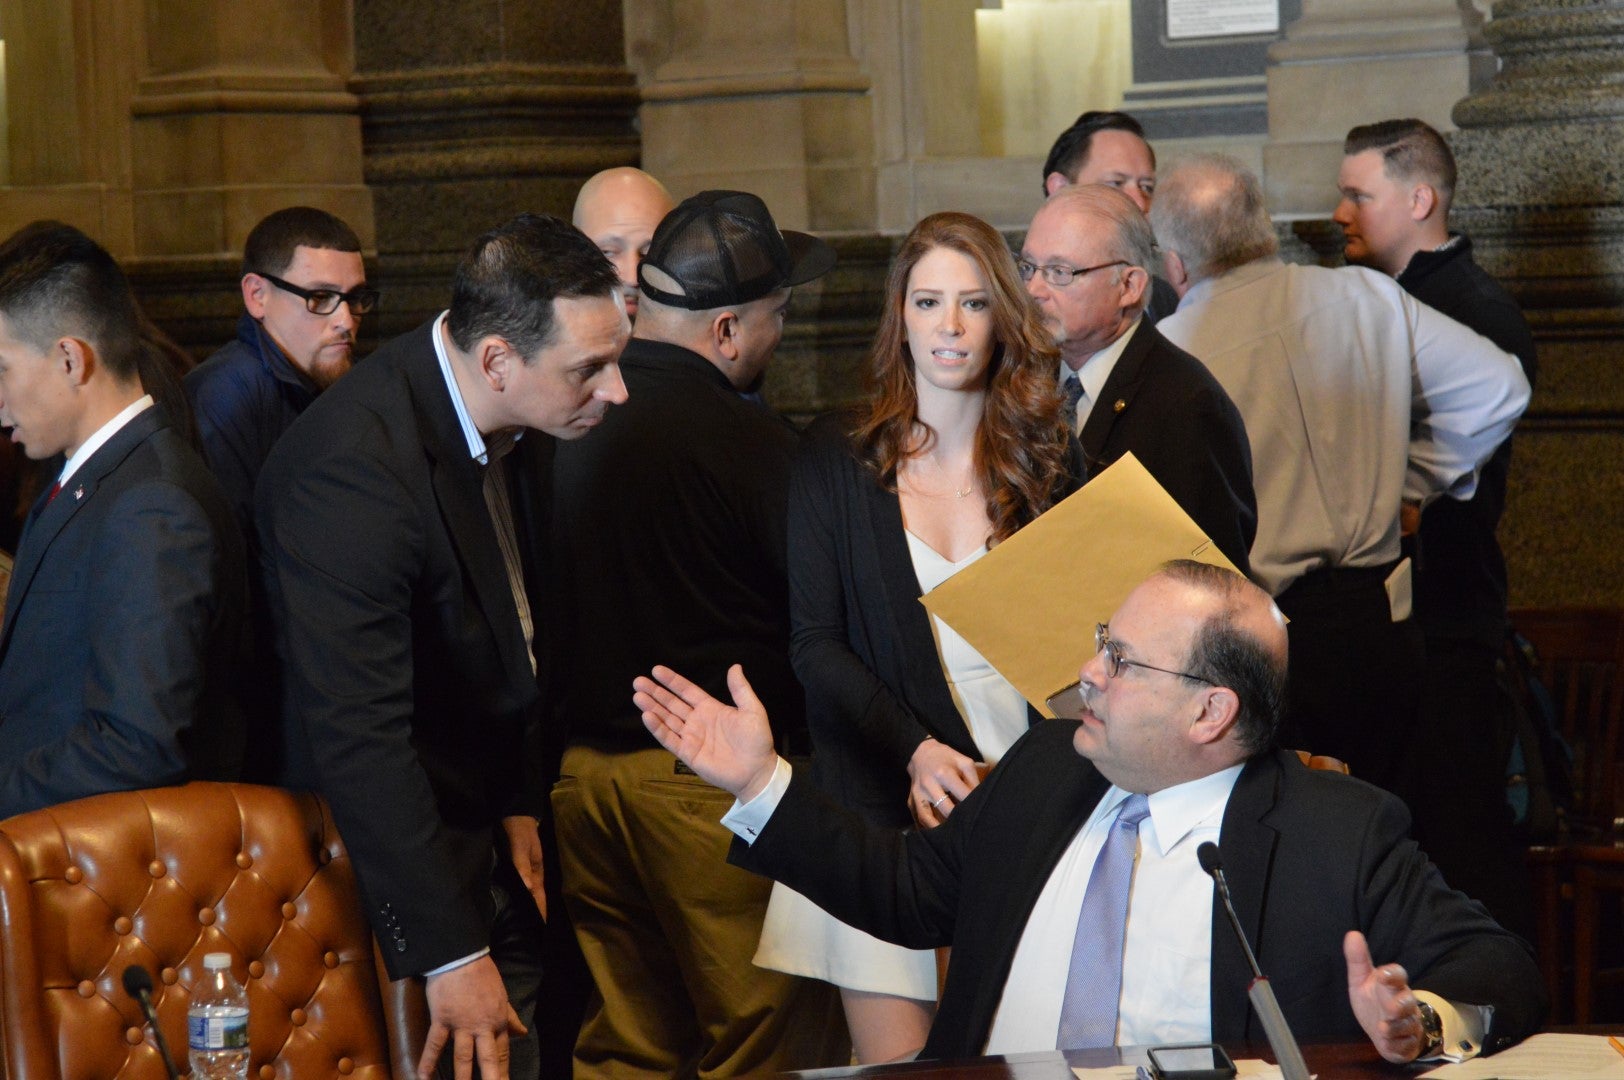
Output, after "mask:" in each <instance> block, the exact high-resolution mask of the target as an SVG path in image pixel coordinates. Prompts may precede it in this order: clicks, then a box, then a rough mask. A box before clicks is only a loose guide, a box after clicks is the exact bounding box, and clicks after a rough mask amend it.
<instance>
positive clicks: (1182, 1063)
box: [1150, 1043, 1235, 1080]
mask: <svg viewBox="0 0 1624 1080" xmlns="http://www.w3.org/2000/svg"><path fill="white" fill-rule="evenodd" d="M1150 1069H1151V1074H1152V1075H1153V1076H1155V1077H1156V1080H1230V1078H1231V1077H1233V1076H1234V1075H1235V1063H1234V1062H1233V1061H1231V1060H1229V1055H1228V1054H1227V1053H1225V1052H1224V1048H1223V1047H1221V1046H1219V1045H1218V1044H1217V1043H1183V1044H1180V1045H1178V1046H1153V1047H1151V1048H1150Z"/></svg>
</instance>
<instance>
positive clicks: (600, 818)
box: [552, 746, 849, 1080]
mask: <svg viewBox="0 0 1624 1080" xmlns="http://www.w3.org/2000/svg"><path fill="white" fill-rule="evenodd" d="M552 801H553V815H554V819H555V825H556V829H557V837H558V841H557V842H558V846H559V856H560V862H561V863H562V866H563V876H564V880H563V893H564V902H565V905H566V906H567V908H568V909H569V914H570V918H571V920H572V921H573V922H574V924H575V932H576V936H577V938H578V939H579V941H580V943H581V951H582V953H583V954H585V956H586V962H587V967H588V968H589V969H590V970H591V972H592V976H593V979H594V981H595V982H596V984H597V991H598V992H597V994H596V995H594V999H593V1001H592V1002H590V1003H589V1004H588V1006H587V1014H586V1021H585V1023H584V1024H583V1025H582V1027H581V1037H580V1039H579V1041H578V1042H577V1043H576V1046H575V1076H576V1077H577V1078H583V1077H594V1078H595V1077H604V1078H616V1080H619V1078H622V1077H644V1076H647V1077H706V1078H710V1077H717V1078H720V1077H737V1076H769V1075H772V1074H773V1073H775V1072H778V1071H780V1070H784V1069H801V1068H814V1067H817V1066H823V1065H843V1064H845V1063H846V1061H847V1060H848V1054H849V1043H848V1042H847V1041H846V1035H845V1029H844V1025H843V1024H842V1023H841V1021H840V1003H839V999H838V996H837V995H836V993H835V991H834V989H833V988H832V987H830V986H828V985H826V984H824V983H819V982H815V981H812V980H807V979H800V978H796V977H794V976H789V975H784V974H781V973H779V972H774V971H765V970H763V969H761V968H757V967H755V966H754V965H753V964H752V963H751V962H750V958H751V956H753V955H754V954H755V951H756V942H757V939H758V938H759V937H760V936H761V920H762V914H763V912H764V911H765V910H766V906H767V896H768V893H769V891H770V889H771V885H772V883H771V882H769V881H768V880H767V879H766V878H761V877H757V876H755V875H754V874H749V873H746V872H745V871H743V870H740V869H738V868H737V867H733V866H729V865H728V864H727V849H728V844H729V842H730V841H731V839H732V834H731V833H729V832H728V831H727V830H726V829H725V828H723V827H722V825H721V824H720V821H721V818H722V815H723V814H725V813H726V812H727V809H728V807H729V806H731V805H732V803H733V798H732V796H730V795H728V794H727V793H726V792H724V791H720V790H718V789H716V788H713V787H711V786H710V785H709V784H706V783H705V782H704V781H702V780H700V779H699V778H698V777H695V776H693V775H691V774H681V773H678V772H677V771H676V759H675V758H674V757H672V755H671V754H669V753H667V752H665V751H664V750H661V749H659V748H657V747H656V748H652V749H648V750H635V751H628V752H621V753H609V752H604V751H601V750H596V749H592V748H590V747H584V746H575V747H571V748H570V749H569V750H567V751H566V752H565V754H564V761H563V769H562V775H561V777H560V779H559V781H558V784H557V786H555V787H554V788H553V795H552Z"/></svg>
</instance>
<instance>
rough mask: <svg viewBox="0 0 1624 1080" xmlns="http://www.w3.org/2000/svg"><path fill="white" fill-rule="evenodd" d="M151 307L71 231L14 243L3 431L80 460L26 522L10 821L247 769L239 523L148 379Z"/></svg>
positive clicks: (0, 703)
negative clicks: (144, 323) (141, 324)
mask: <svg viewBox="0 0 1624 1080" xmlns="http://www.w3.org/2000/svg"><path fill="white" fill-rule="evenodd" d="M141 348H142V346H141V342H140V339H139V337H138V331H137V323H136V315H135V306H134V301H133V299H132V298H131V295H130V290H129V285H128V283H127V282H126V281H125V279H124V275H123V273H122V272H121V271H120V270H119V268H118V266H117V264H115V263H114V261H113V259H112V257H111V256H110V255H108V254H107V252H105V251H104V250H102V249H101V248H100V247H99V246H97V245H96V243H95V242H94V241H92V240H91V239H90V238H89V237H87V236H85V235H84V234H83V233H81V232H79V231H78V230H77V229H73V228H71V227H69V226H66V225H59V224H55V223H49V222H44V223H38V224H35V225H31V226H29V227H27V228H25V229H23V230H22V231H21V232H19V233H17V234H16V235H14V236H13V237H11V239H9V240H7V241H6V242H5V244H4V245H3V246H0V424H4V425H5V426H7V427H9V428H11V429H12V431H11V434H12V438H14V439H15V440H16V441H17V442H19V443H21V444H22V446H23V449H24V451H25V452H26V453H27V454H28V456H29V457H30V458H33V459H35V460H41V459H46V458H52V457H55V456H57V455H58V454H60V455H63V456H64V457H65V458H66V461H65V463H64V464H63V467H62V469H61V471H60V472H59V473H58V475H57V479H56V483H55V484H53V485H52V486H51V487H50V488H49V489H48V490H47V491H46V492H45V493H44V494H43V495H41V496H40V499H39V501H38V502H37V503H36V504H35V505H34V508H33V510H32V511H31V512H30V514H29V516H28V522H27V524H26V525H25V527H24V531H23V535H22V540H21V543H20V545H19V548H18V552H17V560H16V564H15V568H14V571H13V574H12V579H11V587H10V592H9V594H8V595H7V597H6V610H5V621H4V624H3V628H0V818H4V817H10V816H11V815H13V814H19V813H23V812H24V811H28V810H35V809H38V808H40V807H42V806H49V805H52V804H54V803H59V802H65V801H67V800H69V799H76V798H80V797H82V796H86V795H95V794H98V793H100V792H105V791H121V790H127V789H131V788H141V787H153V786H158V785H162V784H173V783H180V782H182V781H184V780H187V779H189V778H216V779H219V778H231V777H234V776H235V774H236V770H237V768H238V766H239V764H240V756H241V752H242V744H241V739H242V729H241V724H240V717H239V715H238V714H237V713H236V712H235V710H234V708H233V707H232V703H231V701H232V699H231V697H230V695H229V693H228V692H227V687H228V685H229V682H230V675H231V673H232V671H233V666H232V664H233V661H234V660H235V658H236V651H237V647H238V645H239V639H238V633H239V631H240V628H241V620H242V615H243V605H244V602H245V598H246V586H245V584H244V566H243V548H242V536H241V534H240V533H239V532H238V531H237V527H236V524H235V523H234V522H233V521H232V518H231V511H230V509H229V507H228V506H227V505H226V501H225V497H224V496H223V495H222V494H221V492H220V489H219V487H218V485H217V484H216V483H215V482H214V479H213V478H212V477H211V476H209V474H208V471H207V470H206V469H205V468H204V467H203V463H202V461H200V460H199V459H198V457H197V455H196V454H194V453H193V452H192V451H191V450H190V449H189V448H188V447H187V446H186V444H185V442H184V441H183V440H182V439H181V438H180V437H179V436H178V435H176V434H175V433H174V432H173V431H171V430H170V429H169V428H168V427H167V426H166V425H165V423H164V421H163V418H162V415H161V410H160V409H157V408H154V407H153V400H152V397H151V396H150V395H148V394H147V393H146V391H145V390H144V389H143V387H142V385H141V378H140V375H139V368H138V365H139V362H140V350H141Z"/></svg>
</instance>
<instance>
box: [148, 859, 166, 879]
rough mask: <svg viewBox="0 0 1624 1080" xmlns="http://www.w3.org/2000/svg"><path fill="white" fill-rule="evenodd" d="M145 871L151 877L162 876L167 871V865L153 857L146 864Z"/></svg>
mask: <svg viewBox="0 0 1624 1080" xmlns="http://www.w3.org/2000/svg"><path fill="white" fill-rule="evenodd" d="M147 873H149V874H151V875H152V876H153V877H163V876H164V875H165V874H167V873H169V867H167V866H165V865H164V864H163V863H161V862H159V861H158V860H157V859H153V860H152V862H151V863H149V864H148V865H147Z"/></svg>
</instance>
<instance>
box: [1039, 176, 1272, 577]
mask: <svg viewBox="0 0 1624 1080" xmlns="http://www.w3.org/2000/svg"><path fill="white" fill-rule="evenodd" d="M1018 258H1019V263H1018V265H1019V268H1020V272H1021V278H1022V280H1024V281H1025V282H1026V291H1027V292H1028V293H1030V294H1031V295H1032V299H1034V300H1035V301H1037V305H1038V311H1039V313H1040V314H1041V315H1042V317H1043V322H1044V325H1045V326H1047V327H1048V328H1049V332H1050V333H1051V334H1053V335H1054V338H1055V343H1056V344H1057V345H1059V346H1060V365H1059V370H1058V371H1057V373H1056V375H1057V378H1058V380H1059V383H1058V386H1059V391H1060V394H1061V397H1062V399H1063V400H1064V402H1065V405H1066V414H1067V417H1068V418H1069V419H1070V420H1071V423H1072V430H1073V431H1075V432H1076V433H1077V438H1078V441H1080V442H1081V443H1082V446H1083V453H1084V455H1085V456H1086V458H1087V461H1088V469H1089V473H1090V475H1092V474H1094V473H1097V472H1098V471H1099V470H1101V469H1103V468H1105V467H1106V466H1107V465H1110V464H1111V463H1112V462H1114V461H1116V460H1117V459H1118V458H1120V457H1121V456H1122V455H1123V454H1126V453H1128V452H1129V451H1132V452H1133V455H1134V456H1135V457H1137V458H1138V459H1139V461H1140V463H1141V464H1142V465H1144V466H1145V468H1146V469H1148V470H1150V474H1151V475H1152V476H1154V477H1155V478H1156V482H1157V483H1159V484H1161V485H1162V487H1164V488H1166V489H1167V493H1168V494H1169V495H1171V496H1173V501H1174V502H1176V503H1178V504H1179V506H1180V507H1182V508H1183V510H1184V512H1185V513H1187V514H1189V515H1190V517H1191V518H1193V519H1194V520H1195V523H1196V524H1197V525H1199V526H1201V530H1202V531H1203V532H1205V533H1206V534H1207V536H1209V537H1210V538H1211V539H1212V541H1213V543H1215V544H1217V545H1218V548H1219V550H1221V551H1222V552H1223V553H1224V554H1225V555H1227V556H1228V557H1229V561H1230V562H1232V563H1234V564H1235V565H1236V566H1238V567H1240V568H1241V569H1242V570H1243V571H1246V570H1248V569H1249V567H1250V563H1249V562H1248V556H1247V553H1248V551H1249V550H1250V549H1251V546H1252V538H1253V536H1255V535H1256V534H1257V497H1256V495H1255V494H1254V492H1253V490H1252V450H1251V445H1250V444H1249V443H1248V442H1247V439H1246V427H1245V425H1244V424H1243V423H1242V421H1241V414H1240V412H1239V411H1237V410H1236V408H1235V404H1234V402H1232V401H1231V400H1230V399H1229V395H1228V394H1227V393H1225V392H1224V388H1223V387H1222V386H1220V385H1218V381H1217V380H1216V379H1214V378H1213V377H1212V374H1211V373H1210V372H1208V371H1207V369H1206V368H1205V367H1203V366H1202V364H1201V362H1200V361H1199V360H1197V359H1196V358H1195V357H1193V356H1191V355H1190V354H1189V353H1187V352H1185V351H1184V350H1182V349H1180V348H1178V347H1177V346H1175V345H1173V344H1172V343H1171V342H1169V341H1168V340H1167V339H1166V338H1164V337H1162V335H1161V334H1160V333H1159V332H1158V331H1157V330H1156V328H1155V327H1154V326H1152V325H1151V323H1150V320H1149V319H1146V318H1145V317H1144V311H1145V303H1146V301H1147V300H1148V298H1149V296H1150V275H1151V270H1152V269H1153V268H1159V267H1160V266H1161V260H1160V259H1159V258H1158V256H1157V254H1156V238H1155V236H1154V234H1152V232H1151V231H1150V223H1149V222H1148V221H1146V219H1145V215H1144V214H1143V213H1141V212H1140V210H1139V208H1138V207H1137V206H1135V205H1134V204H1133V203H1132V202H1130V201H1129V200H1128V198H1127V196H1125V195H1123V194H1122V193H1121V192H1120V191H1117V190H1115V189H1113V188H1109V187H1105V186H1103V185H1099V184H1085V185H1080V186H1071V187H1062V188H1060V189H1058V190H1057V191H1056V192H1055V194H1054V195H1052V196H1050V198H1049V201H1048V202H1046V203H1044V204H1043V207H1042V208H1041V209H1040V210H1039V211H1038V212H1037V216H1036V217H1034V218H1033V219H1032V225H1031V227H1030V228H1029V229H1028V230H1027V233H1026V241H1025V242H1024V243H1023V244H1022V245H1021V250H1020V255H1019V256H1018Z"/></svg>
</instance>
